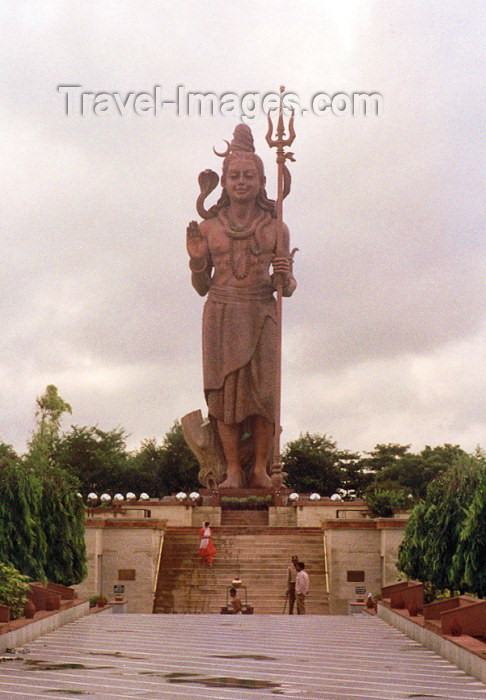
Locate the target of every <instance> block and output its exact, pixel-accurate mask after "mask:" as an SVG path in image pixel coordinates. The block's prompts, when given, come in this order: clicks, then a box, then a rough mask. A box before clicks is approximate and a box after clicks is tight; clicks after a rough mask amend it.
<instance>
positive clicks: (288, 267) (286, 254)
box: [272, 224, 297, 297]
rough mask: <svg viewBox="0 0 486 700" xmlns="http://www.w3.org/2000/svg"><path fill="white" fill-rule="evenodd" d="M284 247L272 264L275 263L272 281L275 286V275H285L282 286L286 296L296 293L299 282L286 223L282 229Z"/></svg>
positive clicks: (283, 293)
mask: <svg viewBox="0 0 486 700" xmlns="http://www.w3.org/2000/svg"><path fill="white" fill-rule="evenodd" d="M282 233H283V236H282V247H281V251H282V252H281V254H280V255H275V257H274V259H273V261H272V265H273V275H272V283H273V285H274V286H275V282H276V280H275V277H276V275H277V274H280V275H282V277H283V281H284V282H283V287H282V295H283V296H284V297H291V296H292V294H293V293H294V291H295V289H296V287H297V282H296V280H295V277H294V274H293V270H292V268H293V262H294V260H293V253H292V254H291V253H290V234H289V229H288V228H287V226H286V225H285V224H283V229H282Z"/></svg>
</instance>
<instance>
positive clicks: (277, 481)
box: [265, 85, 297, 491]
mask: <svg viewBox="0 0 486 700" xmlns="http://www.w3.org/2000/svg"><path fill="white" fill-rule="evenodd" d="M284 92H285V87H284V86H283V85H281V86H280V105H279V107H278V122H277V129H276V134H275V135H276V138H272V134H273V124H272V120H271V118H270V113H268V114H267V118H268V131H267V135H266V137H265V138H266V140H267V143H268V145H269V146H270V148H276V149H277V176H278V196H277V207H276V208H277V245H276V251H275V252H276V256H277V257H278V256H281V255H284V254H285V251H284V249H283V200H284V199H285V197H286V196H287V195H288V193H289V192H290V172H289V170H288V168H287V165H286V163H285V161H286V160H290V161H292V162H294V161H295V158H294V154H293V153H291V152H287V153H285V151H284V148H285V147H288V146H291V145H292V143H293V141H294V139H295V131H294V110H292V114H291V117H290V121H289V132H288V136H287V138H285V126H284V119H283V93H284ZM296 250H297V249H296V248H295V249H294V250H293V251H292V254H291V257H293V255H294V253H295V251H296ZM276 286H277V355H276V358H275V370H276V391H275V443H274V453H273V464H272V473H271V479H272V484H273V487H274V488H275V490H276V491H278V490H279V489H280V488H281V487H282V484H283V479H284V474H283V472H282V463H281V460H280V433H281V430H282V428H281V426H280V413H281V406H280V404H281V395H282V288H283V280H282V276H281V275H277V276H276Z"/></svg>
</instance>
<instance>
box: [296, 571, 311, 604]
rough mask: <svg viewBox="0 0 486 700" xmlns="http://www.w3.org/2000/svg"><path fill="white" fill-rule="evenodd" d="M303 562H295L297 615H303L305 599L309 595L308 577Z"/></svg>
mask: <svg viewBox="0 0 486 700" xmlns="http://www.w3.org/2000/svg"><path fill="white" fill-rule="evenodd" d="M304 569H305V564H304V562H303V561H299V562H297V576H296V577H295V597H296V598H297V615H305V598H306V596H307V595H309V576H308V575H307V571H304Z"/></svg>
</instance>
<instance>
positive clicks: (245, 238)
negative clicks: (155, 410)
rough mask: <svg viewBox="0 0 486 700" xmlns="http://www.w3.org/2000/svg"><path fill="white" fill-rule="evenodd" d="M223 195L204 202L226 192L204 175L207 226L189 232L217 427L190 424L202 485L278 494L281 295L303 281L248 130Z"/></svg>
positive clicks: (189, 419)
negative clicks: (274, 470)
mask: <svg viewBox="0 0 486 700" xmlns="http://www.w3.org/2000/svg"><path fill="white" fill-rule="evenodd" d="M217 155H221V156H222V157H224V161H223V172H222V177H221V185H222V192H221V196H220V198H219V200H218V202H217V203H216V204H215V205H213V206H212V207H211V208H210V209H209V210H206V209H205V208H204V201H205V199H206V197H207V196H208V194H210V193H211V192H212V191H213V190H214V189H215V188H216V187H217V185H218V183H219V177H218V175H217V174H216V173H214V172H213V171H211V170H205V171H204V172H202V173H201V174H200V175H199V185H200V189H201V194H200V196H199V198H198V202H197V210H198V213H199V215H200V216H201V217H202V219H203V221H201V222H200V223H199V224H198V223H197V222H196V221H191V222H190V223H189V225H188V227H187V251H188V253H189V257H190V260H189V267H190V269H191V273H192V285H193V287H194V289H195V290H196V291H197V292H198V294H200V295H201V296H206V295H207V300H206V303H205V306H204V313H203V324H202V325H203V331H202V349H203V379H204V393H205V396H206V401H207V406H208V419H207V420H203V419H202V416H201V413H200V412H199V411H195V412H194V413H191V414H188V415H187V416H185V417H184V418H183V420H182V424H183V429H184V434H185V436H186V440H187V441H188V443H189V445H190V446H191V448H192V449H193V451H194V452H195V454H196V456H197V457H198V460H199V463H200V467H201V470H200V474H199V477H200V480H201V483H203V484H204V485H205V486H208V487H213V488H214V487H217V486H219V487H220V488H243V487H250V488H271V487H272V481H271V479H270V476H269V467H270V461H271V453H272V445H273V441H274V432H275V394H276V374H275V361H276V360H275V358H276V352H277V318H276V302H275V297H274V292H275V289H276V280H277V279H278V280H279V284H280V285H281V289H282V294H283V296H287V297H288V296H291V295H292V293H293V292H294V290H295V287H296V282H295V279H294V277H293V274H292V256H291V255H290V253H289V232H288V229H287V227H286V226H285V225H283V226H281V232H280V236H281V238H280V241H279V250H278V251H277V238H278V225H277V218H276V207H275V203H274V202H273V201H271V200H269V199H268V197H267V193H266V191H265V174H264V169H263V163H262V160H261V159H260V158H259V157H258V156H257V155H256V153H255V148H254V145H253V136H252V133H251V130H250V128H249V127H248V126H246V125H244V124H240V125H238V126H237V127H236V129H235V131H234V134H233V140H232V141H231V143H230V144H228V148H227V150H226V152H225V153H224V154H217Z"/></svg>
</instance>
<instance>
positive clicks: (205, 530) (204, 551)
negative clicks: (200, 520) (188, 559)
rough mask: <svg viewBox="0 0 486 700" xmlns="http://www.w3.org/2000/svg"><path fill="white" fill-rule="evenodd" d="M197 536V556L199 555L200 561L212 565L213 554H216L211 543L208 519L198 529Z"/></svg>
mask: <svg viewBox="0 0 486 700" xmlns="http://www.w3.org/2000/svg"><path fill="white" fill-rule="evenodd" d="M199 537H200V542H199V556H200V557H201V560H202V561H205V562H206V564H208V565H209V566H212V565H213V559H214V555H215V554H216V547H215V546H214V544H213V538H212V535H211V528H210V526H209V521H206V522H205V523H204V525H203V527H202V528H201V529H200V530H199Z"/></svg>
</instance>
